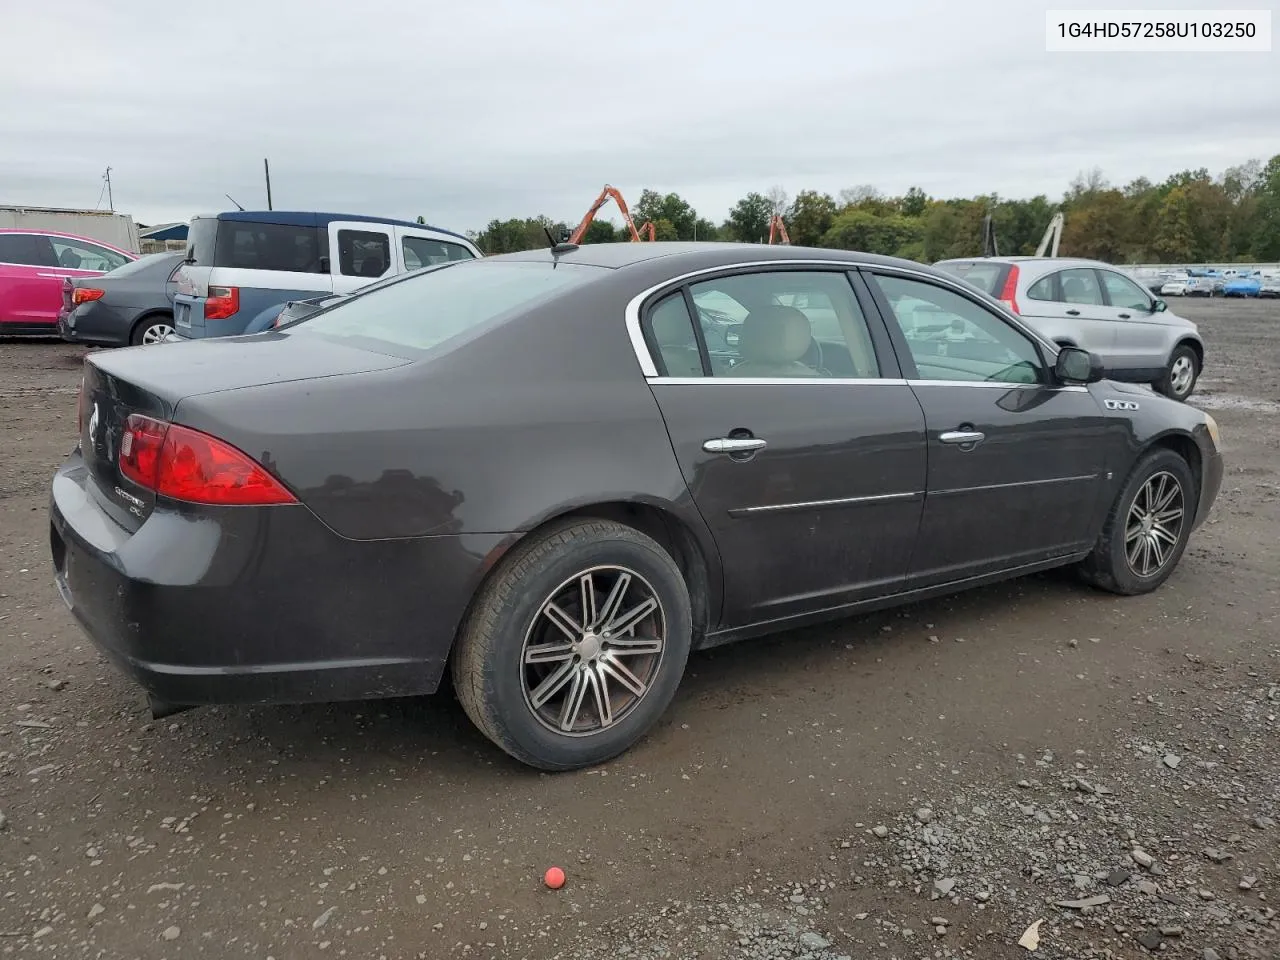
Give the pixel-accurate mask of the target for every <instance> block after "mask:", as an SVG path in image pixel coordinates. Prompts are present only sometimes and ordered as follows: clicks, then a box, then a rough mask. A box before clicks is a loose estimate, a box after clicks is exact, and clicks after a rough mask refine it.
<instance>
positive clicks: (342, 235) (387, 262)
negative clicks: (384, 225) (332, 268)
mask: <svg viewBox="0 0 1280 960" xmlns="http://www.w3.org/2000/svg"><path fill="white" fill-rule="evenodd" d="M390 266H391V237H390V236H389V235H388V234H386V233H383V232H382V231H381V230H339V231H338V269H339V271H340V272H341V273H342V274H343V276H347V277H369V278H374V277H380V276H382V275H383V274H384V273H386V272H387V270H388V268H390Z"/></svg>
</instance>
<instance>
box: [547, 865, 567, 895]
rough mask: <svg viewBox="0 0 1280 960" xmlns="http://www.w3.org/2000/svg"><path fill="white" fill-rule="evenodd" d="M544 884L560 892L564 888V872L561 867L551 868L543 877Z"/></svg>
mask: <svg viewBox="0 0 1280 960" xmlns="http://www.w3.org/2000/svg"><path fill="white" fill-rule="evenodd" d="M542 882H543V883H545V884H546V885H547V886H548V887H550V888H551V889H552V890H559V889H560V888H561V887H563V886H564V871H563V870H561V869H560V868H559V867H550V868H548V869H547V872H546V874H545V875H544V876H543V878H542Z"/></svg>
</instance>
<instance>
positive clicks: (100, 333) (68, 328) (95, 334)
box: [58, 301, 131, 347]
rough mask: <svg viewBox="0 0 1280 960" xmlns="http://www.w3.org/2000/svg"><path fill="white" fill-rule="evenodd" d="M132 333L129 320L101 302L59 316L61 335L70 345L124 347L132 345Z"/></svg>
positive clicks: (81, 306) (64, 312) (92, 302)
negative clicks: (86, 344)
mask: <svg viewBox="0 0 1280 960" xmlns="http://www.w3.org/2000/svg"><path fill="white" fill-rule="evenodd" d="M130 332H131V330H130V327H129V322H128V319H127V318H125V317H121V316H120V315H119V314H117V313H116V311H115V310H113V309H111V308H110V307H109V306H107V305H106V304H104V303H102V302H100V301H91V302H89V303H84V304H81V305H79V306H77V307H75V308H73V309H72V310H71V311H69V312H68V311H63V312H61V313H59V314H58V335H59V336H60V337H62V339H63V340H66V341H67V342H68V343H88V344H93V345H95V346H104V347H124V346H128V345H129V334H130Z"/></svg>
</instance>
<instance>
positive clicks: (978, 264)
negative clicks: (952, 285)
mask: <svg viewBox="0 0 1280 960" xmlns="http://www.w3.org/2000/svg"><path fill="white" fill-rule="evenodd" d="M935 266H936V267H937V268H938V269H939V270H945V271H946V272H947V273H953V274H955V275H956V276H957V277H959V278H960V279H961V280H964V281H965V282H966V283H968V284H970V285H971V286H975V287H977V288H978V289H979V290H981V291H982V292H983V293H988V294H990V295H991V296H993V297H994V296H995V295H996V289H997V286H996V285H997V284H999V282H1000V279H1001V277H1003V276H1004V272H1005V270H1006V269H1007V267H1008V265H1007V264H1004V263H992V262H991V261H989V260H953V261H952V262H950V263H938V264H935Z"/></svg>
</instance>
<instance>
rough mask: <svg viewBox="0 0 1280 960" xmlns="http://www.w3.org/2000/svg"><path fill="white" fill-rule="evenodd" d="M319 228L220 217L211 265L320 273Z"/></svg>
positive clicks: (241, 268)
mask: <svg viewBox="0 0 1280 960" xmlns="http://www.w3.org/2000/svg"><path fill="white" fill-rule="evenodd" d="M321 256H322V253H321V249H320V231H319V230H317V229H316V228H315V227H304V226H294V225H292V224H282V223H253V222H251V221H246V220H223V221H221V223H220V224H219V226H218V233H217V241H216V251H215V254H214V265H215V266H219V267H231V268H234V269H237V270H280V271H285V272H288V273H322V272H323V271H322V270H321V269H320V266H321Z"/></svg>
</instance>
